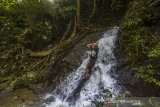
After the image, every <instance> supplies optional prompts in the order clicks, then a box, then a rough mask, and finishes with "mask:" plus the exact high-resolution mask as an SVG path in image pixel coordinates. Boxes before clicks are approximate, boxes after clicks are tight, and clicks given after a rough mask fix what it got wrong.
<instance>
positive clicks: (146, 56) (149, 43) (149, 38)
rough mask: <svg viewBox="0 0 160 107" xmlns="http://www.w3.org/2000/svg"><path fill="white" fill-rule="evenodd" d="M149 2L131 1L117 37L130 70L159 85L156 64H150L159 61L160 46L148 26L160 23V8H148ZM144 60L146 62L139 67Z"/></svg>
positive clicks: (143, 0) (142, 0)
mask: <svg viewBox="0 0 160 107" xmlns="http://www.w3.org/2000/svg"><path fill="white" fill-rule="evenodd" d="M151 2H152V1H151V0H149V1H148V2H146V1H145V0H140V1H139V0H133V2H131V3H130V4H129V9H128V10H127V12H126V14H125V17H124V19H123V20H122V22H121V26H120V28H121V32H120V34H119V35H120V37H121V40H122V44H121V47H122V49H124V50H125V52H126V53H128V59H129V62H130V66H131V68H134V70H136V71H139V72H138V76H139V77H140V78H143V79H144V80H146V81H148V82H152V83H155V84H156V85H159V80H158V79H157V76H158V77H159V76H160V75H159V74H158V72H159V71H157V69H158V68H157V67H156V66H155V65H156V63H151V62H153V61H155V62H156V60H159V55H160V54H159V53H160V46H159V45H158V42H157V40H155V38H156V39H158V40H159V37H158V36H156V35H154V34H153V33H152V31H151V30H150V26H152V25H157V24H159V23H160V21H159V19H160V10H159V9H160V6H156V7H150V6H149V5H150V3H151ZM144 60H148V62H146V63H145V64H144V65H141V66H140V64H141V63H142V62H143V61H144ZM137 66H138V67H137Z"/></svg>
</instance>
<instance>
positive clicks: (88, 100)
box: [45, 27, 122, 107]
mask: <svg viewBox="0 0 160 107" xmlns="http://www.w3.org/2000/svg"><path fill="white" fill-rule="evenodd" d="M117 33H118V27H113V28H111V29H109V30H108V31H106V32H105V33H104V35H103V36H102V38H101V39H100V40H99V41H98V48H99V50H98V58H97V61H96V63H95V65H94V67H93V68H92V73H91V75H90V77H89V79H88V80H87V81H85V83H84V85H82V86H81V88H80V89H77V88H79V85H81V81H82V79H83V76H84V74H85V72H86V68H87V64H88V63H89V60H90V52H86V55H87V57H86V58H85V59H84V60H83V63H82V64H81V66H80V67H79V68H77V70H76V71H74V72H72V73H71V74H70V75H69V76H68V77H66V79H65V80H64V81H63V82H62V83H61V84H60V85H59V86H58V87H57V88H56V89H55V90H53V92H52V93H50V94H47V95H46V96H45V99H47V98H50V97H53V99H54V101H51V102H50V103H49V104H45V105H46V107H95V105H94V104H93V103H92V102H93V101H104V99H103V97H102V96H103V95H106V94H107V93H111V94H112V98H113V97H115V96H116V95H119V94H120V93H121V91H122V90H121V89H122V87H121V86H119V85H118V84H117V81H116V80H115V79H113V78H112V77H111V74H112V73H113V72H114V70H115V67H116V59H115V56H114V54H113V50H114V48H115V41H116V38H117ZM77 90H78V91H77Z"/></svg>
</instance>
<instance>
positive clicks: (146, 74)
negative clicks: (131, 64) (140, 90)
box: [133, 65, 160, 86]
mask: <svg viewBox="0 0 160 107" xmlns="http://www.w3.org/2000/svg"><path fill="white" fill-rule="evenodd" d="M133 70H136V71H138V72H139V73H138V74H137V76H138V77H140V78H143V79H144V80H145V81H147V82H149V83H155V84H156V85H158V86H160V81H159V80H158V78H157V79H156V78H155V77H156V76H157V75H159V74H158V73H157V72H156V71H155V70H154V67H153V66H152V65H146V66H139V67H136V68H134V69H133Z"/></svg>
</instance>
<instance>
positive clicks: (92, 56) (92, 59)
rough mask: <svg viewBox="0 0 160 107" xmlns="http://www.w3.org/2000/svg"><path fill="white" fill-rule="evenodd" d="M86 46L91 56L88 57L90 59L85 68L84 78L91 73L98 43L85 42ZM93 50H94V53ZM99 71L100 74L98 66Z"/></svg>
mask: <svg viewBox="0 0 160 107" xmlns="http://www.w3.org/2000/svg"><path fill="white" fill-rule="evenodd" d="M86 46H87V47H88V48H89V49H90V51H91V58H90V61H89V63H88V65H87V69H86V73H85V75H84V78H88V77H89V75H90V74H91V71H92V68H93V67H94V65H95V62H96V60H97V57H98V43H90V44H87V45H86ZM93 52H95V54H94V53H93ZM98 68H99V66H98ZM99 72H100V75H101V74H102V71H101V69H100V68H99Z"/></svg>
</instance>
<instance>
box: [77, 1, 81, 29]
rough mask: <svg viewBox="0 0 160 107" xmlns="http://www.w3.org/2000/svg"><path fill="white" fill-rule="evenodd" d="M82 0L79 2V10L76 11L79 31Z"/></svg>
mask: <svg viewBox="0 0 160 107" xmlns="http://www.w3.org/2000/svg"><path fill="white" fill-rule="evenodd" d="M80 6H81V4H80V0H77V10H76V16H77V17H76V19H77V29H78V28H79V23H80Z"/></svg>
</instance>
